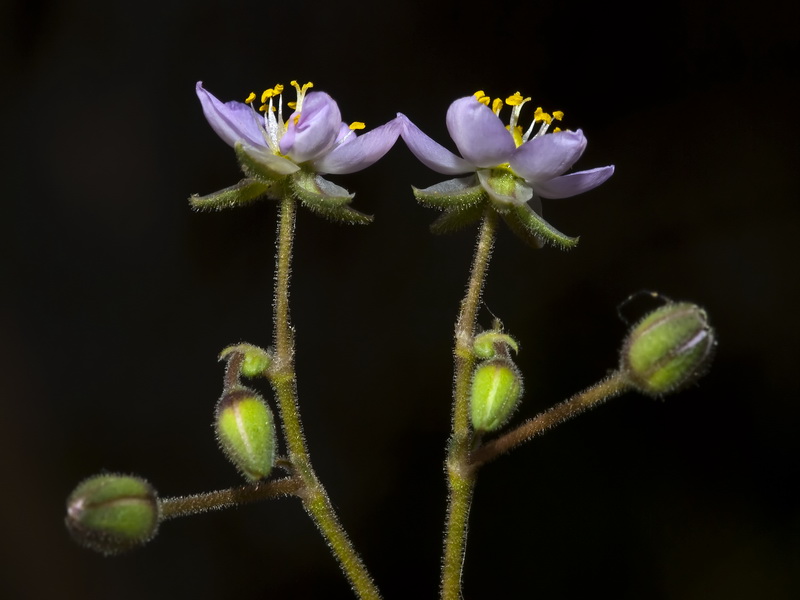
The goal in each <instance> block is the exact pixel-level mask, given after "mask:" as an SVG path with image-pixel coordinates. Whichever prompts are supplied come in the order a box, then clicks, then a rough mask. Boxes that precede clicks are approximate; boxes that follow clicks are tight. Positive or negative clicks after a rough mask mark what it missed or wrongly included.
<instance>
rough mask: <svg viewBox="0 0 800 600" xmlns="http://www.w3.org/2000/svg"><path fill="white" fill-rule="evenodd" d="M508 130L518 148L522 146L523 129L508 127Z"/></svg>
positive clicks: (516, 126) (517, 126)
mask: <svg viewBox="0 0 800 600" xmlns="http://www.w3.org/2000/svg"><path fill="white" fill-rule="evenodd" d="M506 129H507V130H508V131H509V133H511V137H512V138H514V143H515V144H516V145H517V147H519V146H521V145H522V127H521V126H520V125H514V126H511V125H506Z"/></svg>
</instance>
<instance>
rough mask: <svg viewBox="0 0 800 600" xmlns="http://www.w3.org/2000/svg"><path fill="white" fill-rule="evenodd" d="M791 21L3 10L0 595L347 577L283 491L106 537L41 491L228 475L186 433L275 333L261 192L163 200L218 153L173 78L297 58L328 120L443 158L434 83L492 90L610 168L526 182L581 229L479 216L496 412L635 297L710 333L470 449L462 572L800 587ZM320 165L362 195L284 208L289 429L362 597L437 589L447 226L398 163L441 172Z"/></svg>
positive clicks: (600, 356) (183, 85) (747, 7)
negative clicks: (499, 446) (507, 363)
mask: <svg viewBox="0 0 800 600" xmlns="http://www.w3.org/2000/svg"><path fill="white" fill-rule="evenodd" d="M789 6H792V7H793V8H788V7H789ZM645 7H646V8H645ZM799 16H800V15H798V9H797V8H796V4H795V3H792V4H790V3H786V5H785V6H784V5H782V4H780V3H779V2H778V1H777V0H775V1H771V0H767V1H766V2H761V3H757V4H756V5H754V4H753V3H745V2H711V1H705V2H691V1H689V0H681V1H677V2H676V1H673V2H652V3H648V4H646V5H645V4H642V5H641V7H639V8H623V6H622V5H616V4H615V3H600V2H598V3H593V4H592V5H591V6H590V7H584V6H582V5H581V4H575V3H566V4H565V3H558V2H552V1H549V0H548V1H543V2H527V3H525V2H523V3H504V4H492V3H482V4H481V5H479V6H478V5H475V6H471V5H468V4H466V3H457V2H442V1H426V2H420V1H411V2H396V1H392V0H388V1H386V2H383V3H380V4H378V3H375V4H361V3H358V2H348V1H342V2H338V3H335V4H334V3H324V4H322V3H319V4H317V3H314V2H305V3H295V4H272V3H266V2H262V3H247V2H236V1H234V2H227V3H221V2H210V1H207V0H199V1H194V2H183V3H182V2H178V1H175V0H162V1H161V2H137V3H133V2H130V3H129V2H126V3H122V2H99V1H96V0H92V1H87V2H76V1H72V2H70V1H60V2H58V1H50V2H48V1H45V0H38V1H26V2H22V1H20V0H17V1H12V2H4V3H3V4H2V6H1V7H0V27H2V29H3V31H2V32H0V33H2V35H0V68H2V71H3V72H4V73H5V74H4V75H3V77H2V80H3V94H2V96H1V97H0V107H2V113H1V114H2V118H3V124H2V128H3V160H2V163H1V164H2V166H0V169H2V185H3V189H4V190H5V194H4V198H3V200H2V201H3V210H2V213H0V224H2V230H1V231H0V245H2V246H1V247H2V257H3V259H4V260H3V267H2V268H3V281H4V283H5V285H4V288H5V290H4V292H3V294H2V299H0V302H2V306H1V308H2V311H1V312H0V335H1V336H2V337H0V353H1V354H0V364H2V381H1V382H0V383H2V390H3V392H2V402H3V418H2V424H3V433H2V435H0V457H2V458H0V461H2V463H0V464H2V481H3V491H2V493H1V494H0V498H2V504H1V505H0V515H1V516H0V519H2V521H0V531H2V552H3V555H2V561H1V562H0V565H2V566H0V570H2V573H1V575H2V576H1V577H0V579H1V580H2V581H3V583H2V586H3V588H4V590H7V591H9V592H10V597H13V598H34V599H38V598H55V597H59V598H85V599H94V598H114V599H121V600H124V599H128V598H142V597H151V598H188V597H193V598H198V599H199V598H233V597H241V598H260V597H265V598H266V597H280V598H326V599H327V598H333V599H335V598H350V597H352V596H351V592H350V590H349V588H348V586H347V584H346V582H345V580H344V578H343V577H342V576H341V574H340V573H339V571H338V569H337V567H336V564H335V562H334V561H333V559H332V558H331V557H330V555H329V554H328V551H327V548H326V547H325V544H324V543H323V541H322V539H321V538H320V537H319V535H318V533H317V532H316V530H315V528H314V526H313V525H312V524H311V522H310V521H309V520H308V519H307V518H306V516H305V514H304V513H303V511H302V509H301V507H300V504H299V502H297V501H296V500H293V499H282V500H278V501H273V502H269V503H265V504H260V505H255V506H247V507H242V508H239V509H236V510H230V511H224V512H221V513H215V514H209V515H205V516H198V517H192V518H187V519H182V520H179V521H175V522H169V523H166V524H165V525H164V526H163V528H162V531H161V533H160V535H159V536H158V538H157V539H156V540H155V541H154V542H152V544H150V545H149V546H148V547H147V548H145V549H143V550H139V551H137V552H134V553H132V554H129V555H126V556H121V557H117V558H113V559H104V558H102V557H100V556H98V555H95V554H93V553H91V552H89V551H87V550H84V549H82V548H79V547H77V546H75V545H74V544H73V543H72V541H71V540H70V539H69V537H68V535H67V533H66V531H65V530H64V527H63V523H62V519H63V514H64V499H65V497H66V496H67V494H68V493H69V492H70V490H71V489H72V488H73V487H74V486H75V485H76V484H77V483H78V482H79V481H80V480H81V479H82V478H84V477H86V476H88V475H91V474H93V473H96V472H100V471H103V470H109V471H115V472H126V473H137V474H141V475H143V476H145V477H147V478H149V479H150V481H152V483H153V484H154V485H155V486H156V488H157V489H158V490H159V491H160V493H161V494H162V495H163V496H171V495H180V494H188V493H194V492H199V491H205V490H210V489H216V488H222V487H228V486H232V485H237V484H238V483H239V479H238V476H237V474H236V473H235V472H234V470H233V469H232V468H231V467H230V466H229V465H228V463H227V462H226V460H225V459H224V457H223V456H222V455H221V454H220V452H219V451H218V449H217V448H216V445H215V441H214V439H213V435H212V431H211V428H210V422H211V418H212V414H213V409H214V404H215V401H216V398H217V396H218V394H219V391H220V386H221V377H222V366H221V365H220V364H218V363H217V362H216V360H215V357H216V354H217V352H219V350H220V349H221V348H222V347H224V346H225V345H226V344H229V343H232V342H237V341H241V340H247V341H250V342H253V343H256V344H261V345H265V346H266V345H269V343H270V341H271V317H270V299H271V293H272V292H271V284H272V273H273V265H272V263H273V257H272V255H273V243H274V238H275V221H276V219H275V205H274V204H270V203H263V204H260V205H258V206H254V207H250V208H248V209H243V210H239V211H231V212H227V213H219V214H198V213H193V212H191V211H190V210H189V208H188V205H187V202H186V198H187V197H188V196H189V195H190V194H192V193H201V194H202V193H209V192H212V191H214V190H217V189H220V188H223V187H225V186H228V185H230V184H232V183H234V182H235V181H237V180H238V177H239V173H238V170H237V165H236V161H235V159H234V156H233V153H232V152H231V150H230V148H229V147H227V146H226V145H225V144H224V143H223V142H222V141H221V140H219V139H218V138H217V136H216V135H215V134H214V133H213V132H212V131H211V129H210V128H209V127H208V125H207V123H206V122H205V119H204V118H203V115H202V112H201V110H200V105H199V103H198V101H197V99H196V97H195V93H194V84H195V82H196V81H197V80H203V81H204V83H205V85H206V87H207V88H208V89H209V90H211V91H212V92H213V93H214V94H216V95H217V96H218V97H220V98H221V99H223V100H227V99H243V98H244V97H245V96H246V95H247V93H248V92H250V91H251V90H255V91H259V90H261V89H263V88H265V87H270V86H272V85H274V84H275V83H277V82H283V83H287V82H288V80H291V79H298V80H303V81H306V80H309V79H310V80H312V81H314V82H315V84H316V89H322V90H325V91H327V92H329V93H330V94H331V95H332V96H333V97H334V98H336V99H337V101H338V102H339V105H340V106H341V108H342V112H343V116H344V119H345V120H347V121H353V120H361V121H365V122H366V123H367V126H368V127H369V128H371V127H374V126H377V125H379V124H381V123H383V122H385V121H387V120H389V119H391V118H392V117H394V115H395V113H396V112H397V111H402V112H404V113H405V114H407V115H408V116H409V117H410V118H411V119H412V120H413V121H414V122H416V123H417V124H418V125H419V126H420V127H421V128H422V129H423V130H424V131H426V132H427V133H429V134H430V135H431V136H432V137H434V138H435V139H437V140H440V141H441V142H443V143H445V144H446V145H448V146H449V147H451V148H452V145H451V144H450V142H449V140H448V137H447V133H446V129H445V124H444V115H445V112H446V110H447V106H448V105H449V103H450V102H451V101H452V100H454V99H455V98H458V97H460V96H464V95H467V94H470V93H472V92H474V91H475V90H477V89H483V90H485V91H486V93H487V94H489V95H490V96H492V97H494V96H506V95H509V94H511V93H513V92H515V91H517V90H520V91H521V92H522V93H523V94H524V95H531V96H533V97H534V102H535V104H534V105H541V106H543V107H544V108H545V110H558V109H560V110H563V111H565V113H566V120H565V124H566V126H567V127H569V128H572V129H576V128H578V127H581V128H583V130H584V132H585V133H586V135H587V137H588V139H589V147H588V150H587V152H586V153H585V155H584V157H583V158H582V159H581V161H580V163H579V164H578V165H577V167H578V168H593V167H597V166H602V165H606V164H612V163H613V164H615V165H616V167H617V172H616V174H615V175H614V177H613V178H612V179H611V180H610V181H609V182H608V183H606V184H605V185H603V186H602V187H601V188H599V189H597V190H595V191H592V192H590V193H587V194H586V195H583V196H579V197H576V198H573V199H566V200H560V201H547V202H545V214H546V216H547V218H548V219H549V220H550V221H551V222H552V223H553V224H554V225H555V226H556V227H558V228H559V229H561V230H562V231H564V232H566V233H568V234H573V235H576V234H580V235H581V243H580V245H579V247H578V248H577V249H575V250H573V251H571V252H568V253H562V252H559V251H557V250H553V249H545V250H541V251H534V250H531V249H528V248H527V247H525V246H524V245H523V244H522V243H521V242H519V241H518V240H517V239H515V238H514V237H513V236H512V235H511V234H510V233H509V232H508V231H506V230H504V231H503V232H502V233H501V235H500V238H499V241H498V244H497V248H496V251H495V254H494V259H493V264H492V268H491V272H490V275H489V278H488V281H487V288H486V293H485V296H484V300H485V302H486V307H487V308H488V309H489V310H491V311H492V312H493V313H495V314H497V315H498V316H500V317H501V318H502V319H503V321H504V322H505V324H506V327H507V328H508V329H509V331H510V332H511V333H512V334H513V335H515V336H516V337H517V338H518V339H519V340H520V341H521V345H522V347H521V354H520V357H519V361H518V362H519V365H520V368H521V369H522V371H523V373H524V374H525V378H526V385H527V394H526V398H525V401H524V404H523V406H522V408H521V409H520V412H519V415H518V417H517V419H520V420H521V419H522V418H524V417H528V416H532V415H534V414H536V413H537V412H538V411H540V410H543V409H545V408H546V407H548V406H550V405H552V404H554V403H556V402H557V401H559V400H561V399H563V398H565V397H567V396H569V395H570V394H572V393H574V392H575V391H577V390H579V389H582V388H584V387H586V386H588V385H590V384H591V383H593V382H594V381H596V380H597V379H599V378H600V377H602V376H604V375H605V373H606V372H607V371H608V370H609V369H611V368H613V367H614V366H615V364H616V361H617V349H618V347H619V344H620V341H621V339H622V337H623V335H624V332H625V324H624V323H623V322H621V321H620V320H619V318H618V317H617V315H616V307H617V305H618V304H619V303H620V302H621V301H622V300H624V299H625V298H626V297H627V296H628V295H629V294H631V293H634V292H637V291H639V290H643V289H647V290H658V291H660V292H662V293H664V294H666V295H667V296H670V297H672V298H675V299H678V300H692V301H695V302H697V303H699V304H701V305H702V306H704V307H705V308H707V310H708V312H709V314H710V318H711V320H712V323H713V324H714V325H715V327H716V329H717V333H718V336H719V351H718V354H717V357H716V361H715V364H714V366H713V368H712V370H711V372H710V373H709V374H708V376H707V377H705V378H704V379H703V380H702V381H701V382H700V383H699V384H698V385H697V386H695V387H693V388H691V389H689V390H687V391H685V392H683V393H681V394H679V395H677V396H674V397H671V398H669V399H667V400H666V402H660V401H652V400H649V399H646V398H643V397H641V396H638V395H633V394H631V395H627V396H625V397H623V398H621V399H617V400H614V401H613V402H611V403H610V404H608V405H607V406H604V407H602V408H600V409H598V410H596V411H594V412H593V413H591V414H589V415H585V416H583V417H581V418H579V419H578V420H576V421H574V422H571V423H568V424H565V425H563V426H562V427H560V428H558V429H557V430H554V431H552V432H550V433H549V434H548V435H546V436H545V437H543V438H541V439H539V440H536V441H534V442H533V443H530V444H529V445H527V446H524V447H523V448H521V449H519V450H517V451H516V452H515V453H514V454H512V455H510V456H507V457H504V458H502V459H501V460H499V461H498V462H496V463H495V464H493V465H491V466H490V467H488V468H486V469H485V470H484V472H482V474H481V477H480V479H479V482H478V488H477V494H476V497H475V502H474V505H473V511H472V515H471V517H472V518H471V524H472V525H471V529H470V539H469V545H468V553H467V560H466V565H465V568H466V574H465V588H464V591H465V597H466V598H498V597H503V598H512V597H526V598H527V597H534V598H579V597H586V596H592V597H593V596H599V595H613V596H614V597H615V598H618V599H620V600H622V599H626V598H637V599H638V598H648V599H681V600H689V599H695V598H697V599H703V600H712V599H716V598H720V599H722V598H724V599H727V600H733V599H739V598H743V599H744V598H769V599H783V598H786V599H789V598H797V597H800V583H799V581H798V580H800V576H799V575H798V573H800V543H798V539H799V536H800V507H799V501H800V496H798V494H797V492H796V491H792V488H793V487H795V486H794V484H792V482H793V481H796V480H797V478H798V469H797V461H798V449H799V448H800V441H799V440H798V433H797V432H798V428H797V419H798V414H799V412H800V411H798V404H797V397H796V392H795V388H796V370H797V361H798V352H797V340H798V339H800V327H799V326H798V323H799V320H798V318H797V315H796V313H797V309H798V299H799V296H800V294H798V285H797V267H796V260H795V254H796V248H795V246H796V244H795V241H796V239H797V235H798V219H797V217H798V170H797V165H798V151H797V134H798V127H797V106H798V99H799V98H798V96H799V94H798V70H797V63H796V62H794V59H793V57H792V53H793V51H796V50H797V33H796V28H797V23H798V17H799ZM333 179H335V180H336V182H337V183H339V184H341V185H344V186H345V187H347V188H348V189H350V190H352V191H356V192H357V196H356V199H355V202H354V206H355V207H357V208H359V209H361V210H363V211H365V212H368V213H374V214H375V215H376V220H375V223H374V224H372V225H370V226H368V227H349V226H343V225H337V224H332V223H329V222H326V221H322V220H320V219H318V218H316V217H314V216H313V215H311V214H309V213H308V212H305V211H304V212H302V213H301V214H300V216H299V221H298V226H297V240H296V255H295V261H294V267H295V269H294V281H293V284H294V285H293V288H292V300H293V308H292V310H293V317H294V324H295V325H296V327H297V342H298V357H297V368H298V376H299V382H300V384H299V385H300V400H301V409H302V413H303V417H304V420H305V423H306V431H307V436H308V442H309V445H310V449H311V452H312V457H313V458H314V462H315V465H316V467H317V471H318V473H319V475H320V477H321V478H322V480H323V482H325V483H326V485H327V487H328V490H329V493H330V495H331V498H332V500H333V503H334V504H335V506H336V507H337V509H338V511H339V513H340V516H341V518H342V520H343V522H344V523H345V525H346V527H347V529H348V530H349V532H350V533H351V536H352V538H353V540H354V542H355V544H356V546H357V547H358V548H359V549H360V551H361V552H362V554H363V556H364V558H365V560H366V562H367V564H368V565H369V567H370V568H371V570H372V572H373V574H374V576H375V577H376V579H377V581H378V583H379V584H380V586H381V587H382V589H383V590H384V592H385V594H386V597H387V598H404V597H405V598H416V597H420V598H423V597H425V598H429V597H435V594H436V588H437V584H438V568H439V561H440V547H441V536H440V534H441V530H442V519H443V516H444V508H445V486H444V481H443V472H442V466H441V465H442V459H443V457H444V446H445V441H446V437H447V431H448V427H449V394H450V391H449V390H450V382H451V373H452V364H451V354H450V353H451V344H452V342H451V335H452V324H453V321H454V318H455V314H456V309H457V306H458V301H459V299H460V297H461V295H462V291H463V287H464V285H465V282H466V277H467V273H468V266H469V261H470V256H471V251H472V247H473V244H474V228H472V229H470V230H469V231H465V232H462V233H459V234H455V235H451V236H446V237H435V236H433V235H431V234H429V233H428V230H427V225H428V223H429V222H430V221H432V220H433V219H434V218H435V216H436V213H435V212H434V211H431V210H428V209H425V208H422V207H420V206H418V205H417V204H416V203H415V202H414V200H413V197H412V195H411V190H410V187H409V186H410V184H414V185H417V186H427V185H431V184H433V183H436V182H438V181H440V180H442V179H443V177H442V176H440V175H438V174H436V173H433V172H431V171H428V170H427V169H426V168H425V167H424V166H422V165H421V164H419V163H418V162H416V160H415V159H413V157H412V156H411V154H410V153H409V152H408V151H407V150H406V149H405V147H404V146H403V144H402V142H400V143H398V145H397V146H396V147H395V148H394V149H393V150H392V151H391V152H390V153H389V154H388V155H387V156H386V157H385V158H384V159H383V160H382V161H381V162H379V163H378V164H377V165H375V166H374V167H372V168H370V169H369V170H367V171H364V172H362V173H357V174H354V175H349V176H343V177H334V178H333ZM490 319H491V315H490V313H489V312H488V310H486V309H484V311H483V312H482V314H481V322H482V323H483V324H484V325H488V324H489V322H490Z"/></svg>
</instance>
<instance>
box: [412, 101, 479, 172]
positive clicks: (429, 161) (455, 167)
mask: <svg viewBox="0 0 800 600" xmlns="http://www.w3.org/2000/svg"><path fill="white" fill-rule="evenodd" d="M397 119H398V121H399V122H400V123H401V125H402V129H401V130H400V135H401V137H402V138H403V141H404V142H405V143H406V146H408V149H409V150H411V153H412V154H413V155H414V156H416V157H417V158H418V159H419V161H420V162H421V163H422V164H424V165H425V166H426V167H428V168H429V169H433V170H434V171H436V172H437V173H444V174H445V175H460V174H462V173H469V172H470V171H474V170H475V167H473V166H472V165H471V164H469V163H468V162H467V161H465V160H464V159H463V158H461V157H460V156H456V155H455V154H453V153H452V152H450V150H448V149H447V148H445V147H444V146H441V145H439V144H437V143H436V142H434V141H433V140H432V139H431V138H429V137H428V136H427V135H425V134H424V133H422V130H421V129H420V128H419V127H417V126H416V125H414V124H413V123H412V122H411V121H409V120H408V117H406V116H405V115H404V114H402V113H397Z"/></svg>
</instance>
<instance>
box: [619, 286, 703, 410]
mask: <svg viewBox="0 0 800 600" xmlns="http://www.w3.org/2000/svg"><path fill="white" fill-rule="evenodd" d="M715 346H716V337H715V335H714V330H713V329H711V326H710V325H709V324H708V317H707V315H706V313H705V311H704V310H703V309H701V308H700V307H699V306H697V305H695V304H690V303H688V302H670V303H669V304H665V305H664V306H662V307H661V308H658V309H656V310H654V311H653V312H651V313H650V314H648V315H647V316H645V317H644V319H642V320H641V321H640V322H639V323H638V324H637V325H636V326H634V327H633V329H631V331H630V333H629V334H628V337H627V339H626V340H625V344H624V345H623V347H622V355H621V358H620V369H621V370H622V371H623V372H624V373H625V375H626V376H627V378H628V380H629V381H630V383H631V384H632V385H633V386H634V387H635V388H636V389H638V390H639V391H640V392H642V393H643V394H647V395H648V396H662V395H664V394H668V393H670V392H674V391H676V390H678V389H680V388H682V387H685V386H686V385H688V384H690V383H692V382H693V381H695V380H696V379H697V378H698V377H700V376H701V375H702V374H703V373H704V372H705V371H706V369H707V368H708V365H709V363H710V362H711V357H712V354H713V351H714V347H715Z"/></svg>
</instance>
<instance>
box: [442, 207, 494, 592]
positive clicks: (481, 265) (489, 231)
mask: <svg viewBox="0 0 800 600" xmlns="http://www.w3.org/2000/svg"><path fill="white" fill-rule="evenodd" d="M496 229H497V214H496V213H495V212H494V211H493V210H487V211H486V214H485V215H484V218H483V222H482V223H481V230H480V233H479V234H478V244H477V246H476V247H475V255H474V257H473V260H472V269H471V271H470V277H469V283H468V284H467V293H466V295H465V296H464V299H463V300H462V301H461V307H460V310H459V313H458V319H457V320H456V327H455V348H454V355H455V376H454V382H453V422H452V427H453V431H452V436H451V438H450V449H449V452H448V456H447V464H446V467H447V487H448V500H447V523H446V525H445V541H444V559H443V564H442V582H441V590H440V591H441V598H442V600H460V598H461V572H462V565H463V563H464V552H465V549H466V542H467V523H468V520H469V509H470V505H471V503H472V493H473V490H474V488H475V471H474V470H473V469H471V468H470V466H469V450H470V446H471V445H472V438H473V434H472V428H471V427H470V419H469V387H470V380H471V379H472V372H473V370H474V368H475V354H474V352H473V350H472V345H473V340H474V338H475V320H476V316H477V313H478V306H479V304H480V300H481V292H482V291H483V285H484V281H485V280H486V273H487V270H488V268H489V260H490V258H491V255H492V247H493V246H494V238H495V232H496Z"/></svg>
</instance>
